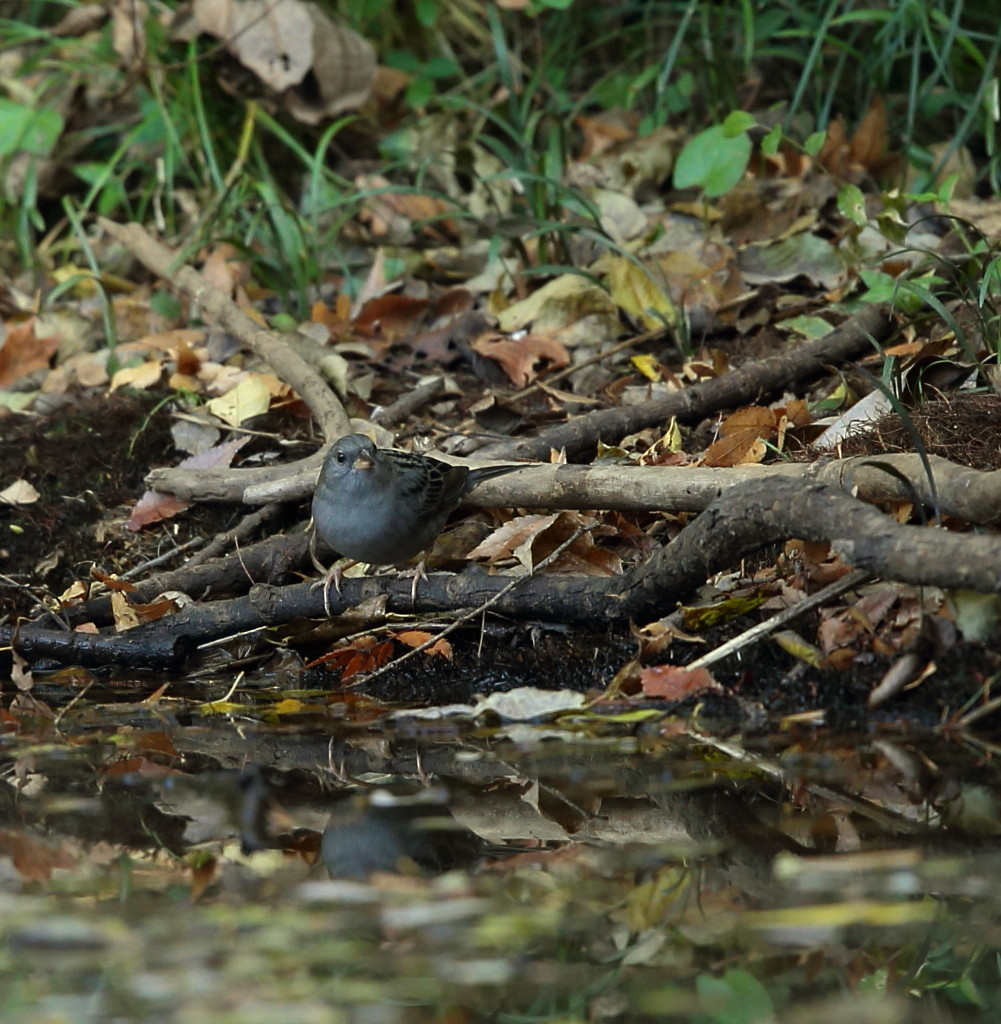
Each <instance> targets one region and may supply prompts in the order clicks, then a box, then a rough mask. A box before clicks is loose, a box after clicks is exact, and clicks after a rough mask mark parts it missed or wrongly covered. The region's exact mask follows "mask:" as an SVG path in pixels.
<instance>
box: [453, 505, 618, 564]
mask: <svg viewBox="0 0 1001 1024" xmlns="http://www.w3.org/2000/svg"><path fill="white" fill-rule="evenodd" d="M595 525H597V520H596V519H593V518H591V517H590V516H585V515H582V514H581V513H579V512H559V513H554V514H552V515H528V516H518V517H516V518H515V519H512V520H510V521H509V522H507V523H505V524H504V525H503V526H500V527H498V529H496V530H495V531H494V532H493V533H492V534H491V535H490V536H489V537H487V538H486V539H485V540H483V541H482V542H481V543H480V544H479V545H478V546H477V547H476V548H474V549H473V550H472V551H471V552H470V553H469V557H470V558H490V559H491V560H492V561H496V560H497V559H499V558H507V557H513V558H516V559H517V560H518V562H520V563H521V565H522V566H523V567H524V568H525V569H526V570H531V569H532V568H533V567H534V566H535V565H538V564H539V562H541V561H542V560H543V559H545V558H547V557H548V556H549V555H550V554H552V552H553V551H555V550H556V548H558V547H559V546H560V545H561V544H563V543H564V542H565V541H566V540H568V539H569V538H570V537H571V536H572V535H573V534H574V533H575V532H576V531H577V530H579V529H580V528H581V527H593V526H595ZM547 571H548V572H551V573H579V574H581V575H586V576H614V575H615V574H616V573H619V572H621V571H622V562H621V560H620V559H619V557H618V555H615V554H614V553H612V552H610V551H606V550H604V549H603V548H599V547H596V546H595V543H594V537H593V534H592V532H591V531H590V530H589V531H588V532H587V533H584V534H582V535H581V536H580V537H578V538H577V539H576V540H575V541H574V542H573V544H571V545H570V546H569V547H568V548H567V549H566V550H565V551H563V552H562V553H561V554H560V556H559V557H558V558H557V559H556V561H555V562H553V563H552V564H551V565H549V566H548V569H547Z"/></svg>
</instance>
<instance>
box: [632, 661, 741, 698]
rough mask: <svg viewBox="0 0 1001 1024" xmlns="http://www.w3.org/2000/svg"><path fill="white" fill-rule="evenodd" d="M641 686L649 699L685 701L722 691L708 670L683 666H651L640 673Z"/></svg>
mask: <svg viewBox="0 0 1001 1024" xmlns="http://www.w3.org/2000/svg"><path fill="white" fill-rule="evenodd" d="M640 685H641V686H642V689H643V693H644V694H645V695H646V696H647V697H660V698H662V699H664V700H684V698H685V697H691V696H692V695H693V694H696V693H704V692H705V691H707V690H717V691H718V690H722V689H723V687H721V686H720V684H719V683H718V682H716V680H715V679H714V678H713V675H712V673H711V672H710V671H709V670H708V669H704V668H697V669H687V668H684V667H683V666H681V665H651V666H649V667H648V668H644V669H642V670H641V672H640Z"/></svg>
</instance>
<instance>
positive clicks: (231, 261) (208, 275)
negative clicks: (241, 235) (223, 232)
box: [202, 242, 250, 295]
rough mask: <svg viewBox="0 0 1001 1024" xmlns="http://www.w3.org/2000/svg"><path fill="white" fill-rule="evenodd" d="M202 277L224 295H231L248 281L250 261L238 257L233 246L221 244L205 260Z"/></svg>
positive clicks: (226, 243) (228, 243) (227, 243)
mask: <svg viewBox="0 0 1001 1024" xmlns="http://www.w3.org/2000/svg"><path fill="white" fill-rule="evenodd" d="M202 276H203V277H204V278H205V279H206V280H207V281H208V282H209V284H211V285H212V287H213V288H217V289H218V290H219V291H221V292H222V293H223V294H224V295H233V294H234V293H235V292H236V289H237V288H238V287H240V286H243V285H246V284H247V282H248V281H249V280H250V261H249V260H246V259H242V258H241V257H239V256H238V250H237V248H236V246H235V245H233V244H231V243H230V242H221V243H220V244H219V245H217V246H216V247H215V248H214V249H213V250H212V251H211V252H210V253H209V254H208V256H207V257H206V258H205V262H204V263H203V264H202Z"/></svg>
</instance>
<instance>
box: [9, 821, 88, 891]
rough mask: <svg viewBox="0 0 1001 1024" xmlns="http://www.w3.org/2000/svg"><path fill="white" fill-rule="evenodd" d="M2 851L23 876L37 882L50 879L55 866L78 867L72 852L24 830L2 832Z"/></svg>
mask: <svg viewBox="0 0 1001 1024" xmlns="http://www.w3.org/2000/svg"><path fill="white" fill-rule="evenodd" d="M0 853H3V854H6V855H7V856H8V857H10V859H11V862H12V863H13V865H14V868H15V869H16V870H17V872H18V873H19V874H20V875H21V876H22V877H24V878H30V879H33V880H34V881H36V882H44V881H47V880H48V879H50V878H51V877H52V872H53V870H54V869H55V868H73V867H76V861H75V860H74V859H73V857H72V856H70V854H68V853H66V852H65V851H63V850H61V849H59V848H58V847H53V846H47V845H45V844H44V843H40V842H38V840H36V839H33V838H32V837H31V836H29V835H27V834H26V833H24V832H0Z"/></svg>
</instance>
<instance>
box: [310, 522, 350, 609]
mask: <svg viewBox="0 0 1001 1024" xmlns="http://www.w3.org/2000/svg"><path fill="white" fill-rule="evenodd" d="M315 545H316V534H315V533H314V534H313V536H312V537H311V538H310V541H309V557H310V560H311V561H312V563H313V566H314V567H315V568H316V570H317V571H318V572H322V573H323V579H321V580H317V581H316V582H315V583H313V585H312V586H311V587H310V588H309V589H310V590H316V588H317V587H320V586H322V587H323V611H324V612H325V614H326V616H327V618H328V619H329V618H330V584H331V583H333V585H334V589H335V590H336V591H337V596H338V597H343V596H344V595H343V594H342V593H341V577H342V576H343V575H344V569H345V568H350V567H351V566H352V565H357V564H358V563H357V562H355V561H353V560H352V559H350V558H339V559H338V560H337V561H336V562H334V564H333V565H332V566H331V567H330V568H329V569H328V568H327V567H326V566H325V565H324V564H323V563H322V562H321V561H320V560H319V559H318V558H317V557H316V546H315Z"/></svg>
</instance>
